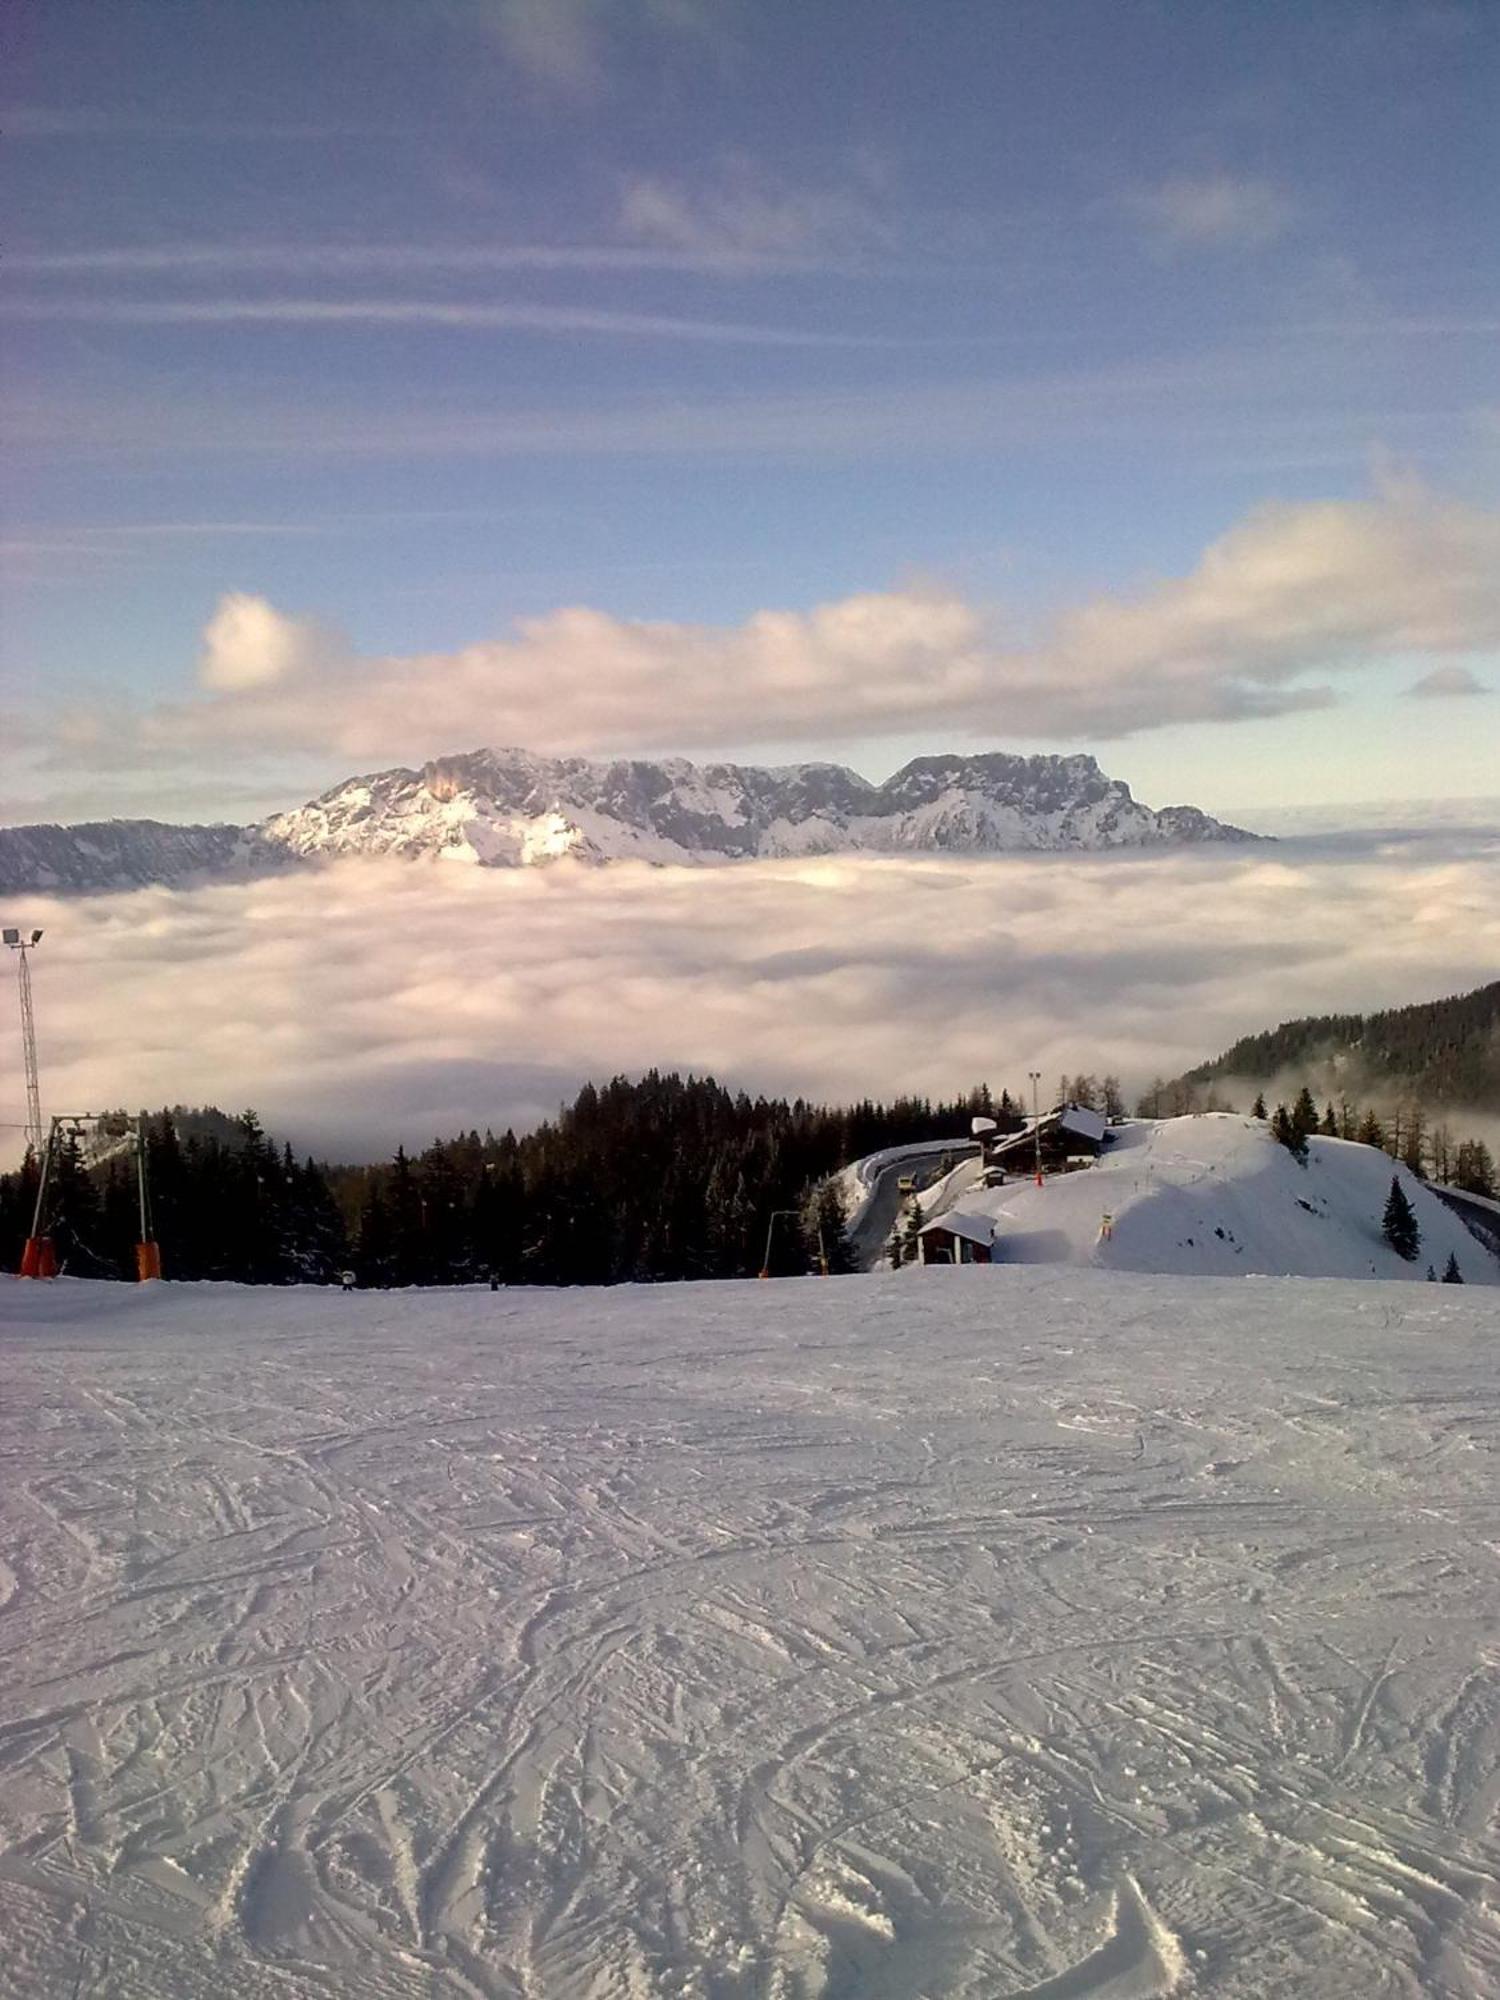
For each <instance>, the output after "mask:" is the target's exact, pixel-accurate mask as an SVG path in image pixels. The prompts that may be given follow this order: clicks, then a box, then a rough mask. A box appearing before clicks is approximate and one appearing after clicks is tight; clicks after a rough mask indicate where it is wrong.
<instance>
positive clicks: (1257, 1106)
mask: <svg viewBox="0 0 1500 2000" xmlns="http://www.w3.org/2000/svg"><path fill="white" fill-rule="evenodd" d="M1269 1115H1270V1114H1269V1113H1268V1112H1267V1110H1266V1094H1265V1092H1264V1091H1263V1090H1258V1091H1256V1093H1255V1102H1254V1103H1253V1104H1252V1105H1251V1107H1250V1116H1251V1117H1252V1118H1266V1117H1268V1116H1269Z"/></svg>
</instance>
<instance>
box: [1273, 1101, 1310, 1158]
mask: <svg viewBox="0 0 1500 2000" xmlns="http://www.w3.org/2000/svg"><path fill="white" fill-rule="evenodd" d="M1271 1136H1272V1138H1273V1139H1275V1140H1276V1141H1277V1143H1278V1144H1279V1145H1282V1146H1285V1147H1286V1149H1287V1151H1288V1152H1289V1153H1290V1154H1291V1156H1292V1158H1293V1159H1294V1160H1295V1161H1296V1162H1297V1164H1298V1166H1299V1167H1305V1166H1306V1165H1307V1134H1306V1133H1305V1132H1304V1131H1303V1130H1302V1128H1301V1127H1300V1126H1299V1125H1298V1124H1297V1122H1296V1120H1295V1119H1294V1118H1293V1117H1292V1115H1291V1113H1290V1112H1289V1111H1288V1110H1287V1108H1286V1106H1285V1105H1284V1104H1278V1105H1277V1107H1276V1109H1275V1111H1274V1113H1273V1114H1272V1117H1271Z"/></svg>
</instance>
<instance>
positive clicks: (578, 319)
mask: <svg viewBox="0 0 1500 2000" xmlns="http://www.w3.org/2000/svg"><path fill="white" fill-rule="evenodd" d="M0 318H4V319H11V320H21V321H27V322H32V321H37V322H47V321H53V320H67V321H79V322H82V323H86V324H90V325H100V326H326V327H339V326H375V327H384V326H421V327H432V328H437V329H440V330H447V331H448V332H451V333H547V334H562V335H566V336H569V337H571V336H573V335H575V334H580V333H588V334H600V335H607V336H611V337H615V338H625V339H629V340H694V341H709V342H714V343H720V344H728V345H732V346H751V347H893V346H899V345H900V344H901V343H900V342H899V341H895V340H891V339H888V338H886V337H884V336H882V335H879V334H865V333H831V332H820V331H815V330H805V329H801V328H797V327H780V326H757V325H746V324H742V323H733V322H727V321H723V320H705V319H687V318H682V317H680V316H677V315H673V314H666V313H635V312H612V311H606V310H602V309H598V308H595V307H591V306H535V305H509V304H504V303H482V302H480V303H474V302H464V301H461V300H452V299H154V300H137V299H88V298H67V299H64V298H46V299H43V298H13V299H9V300H7V301H6V303H5V304H4V305H3V306H0Z"/></svg>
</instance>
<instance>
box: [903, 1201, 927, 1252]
mask: <svg viewBox="0 0 1500 2000" xmlns="http://www.w3.org/2000/svg"><path fill="white" fill-rule="evenodd" d="M921 1239H922V1208H921V1204H920V1203H919V1202H917V1201H915V1200H913V1199H911V1198H908V1200H907V1204H906V1220H905V1223H904V1224H903V1226H902V1231H901V1251H902V1256H901V1261H902V1263H903V1264H915V1263H916V1262H918V1260H919V1259H920V1257H921V1254H922V1240H921Z"/></svg>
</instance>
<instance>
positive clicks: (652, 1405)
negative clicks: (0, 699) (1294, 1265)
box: [0, 1269, 1500, 2000]
mask: <svg viewBox="0 0 1500 2000" xmlns="http://www.w3.org/2000/svg"><path fill="white" fill-rule="evenodd" d="M0 1309H3V1317H4V1320H5V1323H6V1327H7V1331H6V1332H5V1333H4V1334H3V1335H0V1368H3V1381H4V1384H5V1389H4V1395H3V1400H0V1551H3V1557H4V1562H3V1566H0V1944H3V1947H4V1949H3V1952H0V1994H4V1995H7V1996H9V1995H15V1996H18V2000H19V1996H23V1995H24V1996H26V2000H41V1997H42V1996H52V1995H57V1996H61V1997H62V2000H67V1996H78V1997H79V2000H82V1996H84V1995H90V1994H97V1995H101V1996H102V1995H106V1994H107V1995H109V1996H111V2000H134V1996H142V1997H143V1996H153V2000H156V1996H163V1995H167V1994H170V1995H172V1996H183V1997H184V2000H197V1997H198V1996H203V2000H207V1996H215V2000H217V1996H222V1995H228V1994H233V1995H235V1996H245V2000H261V1996H266V2000H269V1997H270V1996H278V2000H287V1997H288V1996H302V1995H306V1996H309V2000H314V1996H316V2000H345V1996H347V2000H355V1996H361V2000H362V1997H363V1996H371V2000H383V1997H384V1996H408V1995H416V1996H424V2000H429V1997H430V2000H440V1997H444V1996H449V1995H454V1996H480V2000H511V1996H541V1995H547V1996H554V1995H556V1996H589V2000H596V1997H597V2000H605V1996H621V1997H622V2000H625V1996H656V1995H682V1996H696V1997H697V2000H840V1996H872V2000H917V1997H918V1996H925V2000H937V1997H938V1996H950V1995H962V1996H976V2000H977V1996H984V2000H1158V1996H1167V1995H1170V1994H1191V1995H1196V1996H1202V1995H1220V1996H1244V2000H1249V1996H1257V2000H1271V1996H1278V2000H1279V1996H1284V1995H1293V1994H1295V1995H1296V1996H1298V2000H1306V1996H1313V2000H1317V1996H1327V2000H1333V1996H1338V2000H1347V1996H1352V1995H1358V1996H1366V1995H1370V1996H1375V1995H1393V1996H1394V1995H1433V1996H1443V2000H1450V1997H1451V2000H1476V1996H1485V1995H1495V1994H1500V1909H1497V1904H1500V1835H1497V1819H1496V1815H1497V1811H1500V1670H1497V1661H1500V1626H1497V1619H1496V1615H1495V1614H1496V1610H1497V1607H1500V1508H1497V1505H1496V1491H1495V1481H1494V1474H1493V1466H1494V1459H1493V1452H1494V1448H1495V1444H1496V1441H1497V1419H1500V1381H1497V1375H1496V1367H1495V1357H1496V1340H1497V1336H1500V1321H1497V1316H1496V1313H1495V1306H1494V1300H1493V1294H1492V1293H1490V1294H1486V1293H1484V1292H1481V1291H1474V1290H1469V1289H1467V1288H1466V1289H1463V1290H1460V1289H1458V1288H1447V1287H1427V1286H1386V1285H1375V1284H1368V1283H1366V1284H1360V1283H1351V1282H1342V1281H1321V1282H1320V1281H1311V1280H1275V1279H1258V1278H1246V1279H1240V1280H1215V1279H1198V1280H1182V1279H1166V1278H1152V1277H1144V1276H1138V1275H1133V1274H1123V1275H1122V1274H1114V1275H1111V1274H1106V1273H1099V1272H1091V1271H1083V1270H1066V1271H1064V1270H1052V1271H1039V1270H1027V1269H1016V1270H1008V1271H1005V1272H1004V1273H996V1272H986V1271H956V1272H955V1271H941V1272H928V1273H925V1274H920V1275H919V1274H914V1273H904V1274H900V1275H894V1276H892V1275H886V1276H878V1277H869V1278H854V1279H845V1280H836V1281H830V1282H828V1283H826V1284H825V1283H821V1282H819V1281H816V1280H805V1281H789V1282H783V1283H777V1284H767V1285H755V1284H751V1285H718V1286H673V1287H665V1286H664V1287H659V1288H655V1289H646V1288H625V1289H620V1290H617V1291H610V1292H588V1291H576V1292H568V1293H540V1292H537V1293H524V1292H519V1293H518V1292H511V1293H501V1294H498V1295H492V1294H490V1293H489V1292H488V1291H484V1292H431V1293H422V1294H414V1293H406V1294H370V1295H357V1296H355V1297H352V1298H343V1297H339V1296H337V1295H330V1294H328V1293H324V1292H310V1291H298V1292H252V1291H249V1290H245V1289H240V1288H234V1287H219V1286H195V1287H189V1286H183V1287H180V1288H178V1287H171V1286H168V1287H164V1288H144V1289H140V1290H137V1289H135V1288H126V1287H114V1286H102V1285H99V1286H91V1285H82V1284H74V1283H67V1282H62V1283H59V1284H57V1285H55V1286H51V1287H39V1286H32V1287H23V1286H20V1285H18V1284H14V1283H9V1282H7V1283H5V1284H4V1286H3V1288H0Z"/></svg>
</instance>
